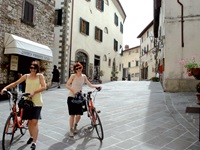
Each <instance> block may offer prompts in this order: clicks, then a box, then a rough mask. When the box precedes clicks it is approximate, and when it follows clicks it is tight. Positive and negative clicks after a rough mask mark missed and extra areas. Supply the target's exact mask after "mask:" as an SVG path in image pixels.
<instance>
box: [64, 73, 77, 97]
mask: <svg viewBox="0 0 200 150" xmlns="http://www.w3.org/2000/svg"><path fill="white" fill-rule="evenodd" d="M73 79H74V76H73V75H71V76H70V78H69V79H68V81H67V83H66V88H67V89H68V90H70V91H71V92H72V93H74V95H76V93H77V91H75V90H74V89H72V88H71V83H72V81H73Z"/></svg>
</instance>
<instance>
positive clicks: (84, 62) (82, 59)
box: [75, 52, 88, 75]
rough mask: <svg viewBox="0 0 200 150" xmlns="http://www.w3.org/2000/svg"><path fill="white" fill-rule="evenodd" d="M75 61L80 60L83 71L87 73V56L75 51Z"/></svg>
mask: <svg viewBox="0 0 200 150" xmlns="http://www.w3.org/2000/svg"><path fill="white" fill-rule="evenodd" d="M75 60H76V62H80V63H81V64H82V65H83V73H84V74H86V75H87V73H88V65H87V64H88V56H87V54H85V53H84V52H77V54H76V59H75Z"/></svg>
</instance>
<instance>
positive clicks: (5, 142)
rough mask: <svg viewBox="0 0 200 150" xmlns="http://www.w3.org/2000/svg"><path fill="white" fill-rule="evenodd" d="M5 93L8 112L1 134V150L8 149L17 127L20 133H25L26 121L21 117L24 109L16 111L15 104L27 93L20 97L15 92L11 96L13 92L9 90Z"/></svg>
mask: <svg viewBox="0 0 200 150" xmlns="http://www.w3.org/2000/svg"><path fill="white" fill-rule="evenodd" d="M6 93H7V94H8V95H9V106H10V114H9V116H8V118H7V120H6V123H5V126H4V131H3V136H2V148H3V150H5V149H7V148H8V149H10V147H11V145H12V141H13V139H14V134H15V132H16V130H17V129H18V128H19V129H20V132H21V134H22V135H24V134H25V133H26V130H27V126H26V124H27V123H28V121H27V120H24V119H22V117H23V111H24V109H23V108H20V109H19V112H18V108H17V107H18V106H17V105H18V101H19V100H21V99H22V97H23V96H28V95H29V93H24V94H22V96H21V98H18V97H17V94H16V95H15V97H13V94H12V93H11V92H9V91H6ZM7 138H8V139H7Z"/></svg>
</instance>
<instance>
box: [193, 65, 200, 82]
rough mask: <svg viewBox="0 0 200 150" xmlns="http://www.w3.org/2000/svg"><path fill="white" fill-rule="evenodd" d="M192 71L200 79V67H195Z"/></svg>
mask: <svg viewBox="0 0 200 150" xmlns="http://www.w3.org/2000/svg"><path fill="white" fill-rule="evenodd" d="M191 73H192V75H193V77H194V78H195V79H197V80H200V68H193V69H192V70H191Z"/></svg>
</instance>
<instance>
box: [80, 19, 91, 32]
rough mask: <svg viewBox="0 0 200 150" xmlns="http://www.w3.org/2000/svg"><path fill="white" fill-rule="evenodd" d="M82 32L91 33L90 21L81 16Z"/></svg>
mask: <svg viewBox="0 0 200 150" xmlns="http://www.w3.org/2000/svg"><path fill="white" fill-rule="evenodd" d="M80 32H81V33H84V34H86V35H89V22H87V21H85V20H83V19H82V18H80Z"/></svg>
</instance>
